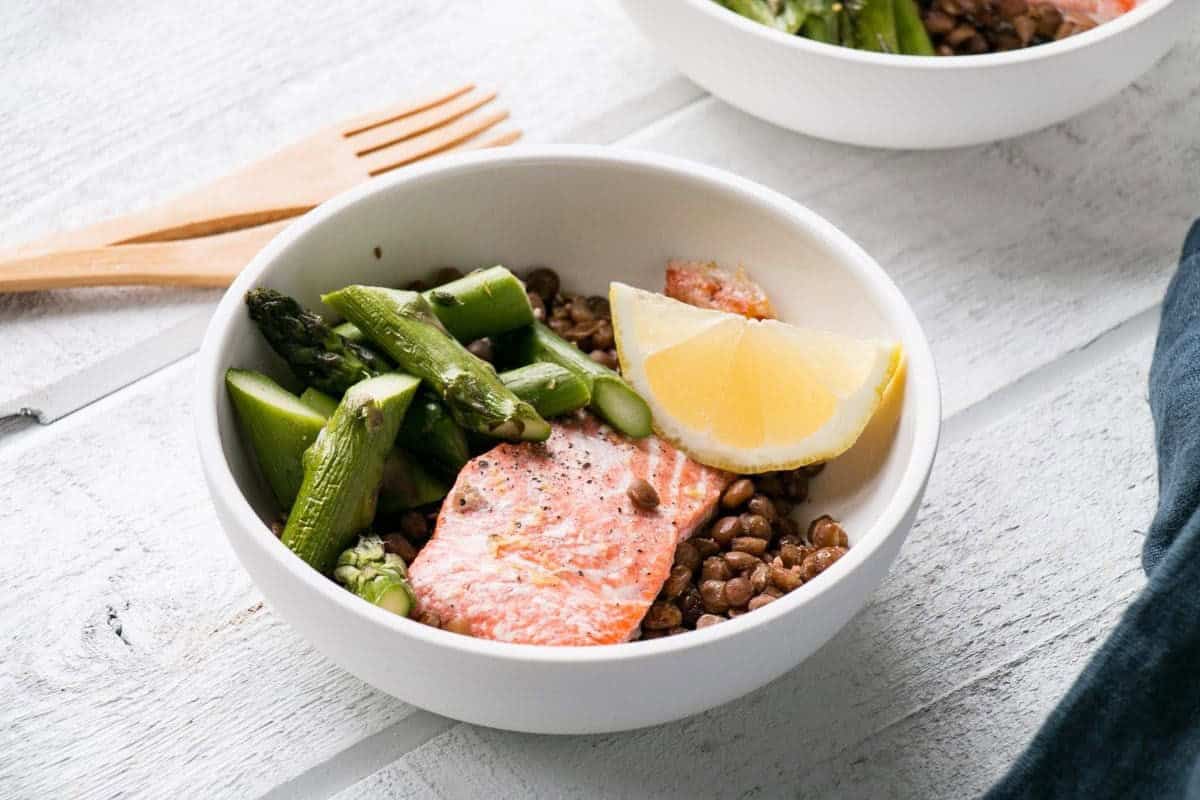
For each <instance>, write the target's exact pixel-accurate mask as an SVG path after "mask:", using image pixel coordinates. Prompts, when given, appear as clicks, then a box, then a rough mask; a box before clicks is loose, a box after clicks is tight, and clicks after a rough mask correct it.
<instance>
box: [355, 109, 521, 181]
mask: <svg viewBox="0 0 1200 800" xmlns="http://www.w3.org/2000/svg"><path fill="white" fill-rule="evenodd" d="M506 119H508V112H507V111H494V112H492V113H491V114H488V115H486V116H478V115H472V116H469V117H462V118H460V119H458V120H456V121H454V122H452V123H450V124H449V125H446V126H444V127H441V128H436V129H434V130H432V131H429V132H428V133H423V134H421V135H420V136H416V137H413V138H412V139H408V140H407V141H404V142H401V143H399V144H395V145H391V146H389V147H385V148H384V149H382V150H376V151H375V152H374V153H371V154H369V155H365V156H362V158H360V159H359V160H360V161H361V162H362V164H363V166H365V167H366V168H367V173H368V174H369V175H371V176H372V177H373V176H375V175H380V174H382V173H384V172H387V171H389V170H393V169H395V168H396V167H402V166H404V165H405V164H411V163H412V162H414V161H419V160H420V159H422V158H426V157H427V156H431V155H433V154H434V153H440V152H441V151H443V150H446V149H448V148H450V147H453V146H454V145H456V144H458V143H459V142H463V141H466V140H467V139H470V138H471V137H472V136H476V135H477V134H480V133H483V132H484V131H486V130H487V129H488V128H491V127H492V126H494V125H496V124H498V123H500V122H503V121H504V120H506Z"/></svg>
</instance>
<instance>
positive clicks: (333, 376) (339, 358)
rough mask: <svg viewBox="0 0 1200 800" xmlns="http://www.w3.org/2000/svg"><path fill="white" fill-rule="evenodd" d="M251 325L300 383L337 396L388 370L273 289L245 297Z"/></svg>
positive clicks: (369, 353) (366, 350)
mask: <svg viewBox="0 0 1200 800" xmlns="http://www.w3.org/2000/svg"><path fill="white" fill-rule="evenodd" d="M246 305H247V306H248V307H249V309H250V319H252V320H254V321H255V322H256V323H257V324H258V328H259V330H261V331H262V333H263V336H265V337H266V339H267V342H269V343H270V345H271V347H272V348H273V349H274V350H275V352H277V353H279V355H281V356H283V358H284V360H285V361H287V362H288V364H289V365H290V366H291V368H292V370H293V371H294V372H295V373H296V375H297V377H299V378H300V380H302V381H303V382H304V383H306V384H308V385H309V386H315V387H316V388H318V389H320V390H321V391H323V392H328V393H329V394H332V395H340V394H342V392H344V391H345V390H346V389H347V388H349V387H350V386H352V385H354V384H355V383H358V382H359V381H361V380H362V379H364V378H369V377H371V376H372V375H378V374H379V373H381V372H386V371H387V370H389V369H391V365H390V364H388V362H387V361H386V360H385V359H383V358H381V357H380V356H379V355H378V354H376V353H375V352H373V351H372V350H370V349H369V348H367V347H363V346H362V345H358V344H355V343H354V342H351V341H349V340H347V339H345V338H343V337H341V336H339V335H338V334H336V333H334V331H333V329H332V328H331V327H330V326H329V323H327V322H326V321H325V320H324V319H322V318H321V316H320V315H319V314H315V313H313V312H312V311H309V310H307V309H305V308H304V307H303V306H301V305H300V304H299V303H297V302H296V301H295V300H293V299H292V298H290V297H288V296H287V295H283V294H280V293H279V292H277V291H275V290H273V289H264V288H258V289H251V290H250V291H249V292H247V293H246Z"/></svg>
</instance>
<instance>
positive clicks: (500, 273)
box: [423, 266, 533, 342]
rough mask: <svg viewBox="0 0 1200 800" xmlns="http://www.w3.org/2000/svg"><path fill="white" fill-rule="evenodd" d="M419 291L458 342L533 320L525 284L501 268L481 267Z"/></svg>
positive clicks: (519, 326)
mask: <svg viewBox="0 0 1200 800" xmlns="http://www.w3.org/2000/svg"><path fill="white" fill-rule="evenodd" d="M423 294H424V296H425V299H426V300H428V301H429V305H430V306H431V307H432V308H433V313H434V314H436V315H437V318H438V319H439V320H440V321H441V323H442V325H444V326H445V327H446V330H448V331H449V332H450V335H451V336H453V337H454V338H455V339H458V340H459V341H460V342H471V341H474V340H475V339H479V338H482V337H484V336H493V335H495V334H497V333H504V332H505V331H511V330H515V329H517V328H523V327H525V326H526V325H529V324H531V323H532V322H533V306H531V305H530V304H529V295H527V294H526V293H525V284H523V283H521V281H520V280H519V279H518V278H517V276H516V275H513V274H512V273H511V272H509V271H508V270H507V269H505V268H504V267H499V266H497V267H492V268H490V269H481V270H479V271H478V272H472V273H471V274H470V275H464V276H463V277H461V278H459V279H458V280H454V281H450V282H449V283H446V284H442V285H441V286H438V287H437V288H436V289H430V290H429V291H427V292H423Z"/></svg>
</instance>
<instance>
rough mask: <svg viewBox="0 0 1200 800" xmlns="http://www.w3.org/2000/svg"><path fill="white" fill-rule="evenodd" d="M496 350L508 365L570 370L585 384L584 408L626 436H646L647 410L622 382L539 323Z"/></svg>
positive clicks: (502, 342)
mask: <svg viewBox="0 0 1200 800" xmlns="http://www.w3.org/2000/svg"><path fill="white" fill-rule="evenodd" d="M499 344H500V348H501V351H502V352H503V353H505V354H506V357H507V358H508V359H509V361H510V363H518V364H527V363H530V362H532V361H537V362H548V363H551V364H557V365H558V366H560V367H563V368H565V369H568V370H570V371H571V372H573V373H575V374H576V375H578V376H579V377H581V378H583V380H584V381H586V382H587V384H588V387H589V389H590V391H591V397H592V399H591V402H590V403H589V404H588V407H589V408H591V409H592V410H593V411H595V412H596V413H597V414H599V415H600V417H601V418H602V419H604V421H605V422H607V423H608V424H609V425H612V426H613V427H614V428H616V429H617V430H619V431H621V432H622V433H624V434H625V435H627V436H632V437H634V438H641V437H643V436H649V435H650V431H651V427H650V422H651V417H650V407H649V406H648V405H646V401H645V400H643V399H642V398H641V396H639V395H638V393H637V392H635V391H634V390H633V388H632V387H631V386H630V385H629V384H628V383H626V382H625V380H624V379H623V378H622V377H621V376H620V375H618V374H617V373H615V372H613V371H612V370H611V369H609V368H608V367H605V366H603V365H601V364H597V363H596V362H595V361H593V360H592V359H591V358H589V357H588V355H587V354H586V353H584V352H583V351H582V350H580V349H579V348H578V347H576V346H575V345H573V344H571V343H570V342H568V341H567V340H566V339H563V338H562V337H561V336H559V335H558V334H557V333H555V332H554V331H552V330H550V329H549V328H548V327H546V326H545V325H543V324H542V323H540V322H535V323H534V324H533V325H530V326H529V327H528V328H523V329H521V330H519V331H513V332H512V333H511V334H508V335H506V336H503V337H500V342H499Z"/></svg>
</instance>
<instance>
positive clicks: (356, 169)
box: [0, 84, 521, 292]
mask: <svg viewBox="0 0 1200 800" xmlns="http://www.w3.org/2000/svg"><path fill="white" fill-rule="evenodd" d="M474 89H475V87H474V86H473V85H471V84H468V85H465V86H459V87H457V88H455V89H452V90H450V91H448V92H443V93H441V94H438V95H435V96H431V97H427V98H424V99H421V100H417V101H415V102H409V103H403V104H400V105H397V106H394V107H392V108H389V109H385V110H383V111H378V112H375V113H372V114H367V115H364V116H362V117H358V118H356V119H353V120H350V121H348V122H344V123H342V124H339V125H335V126H332V127H330V128H326V129H325V130H322V131H320V132H319V133H316V134H314V135H313V136H310V137H308V138H307V139H304V140H301V141H299V142H296V143H295V144H292V145H290V146H288V147H285V148H284V149H283V150H280V151H279V152H277V153H275V154H274V155H271V156H268V157H267V158H265V159H263V160H261V161H258V162H256V163H254V164H251V165H250V166H248V167H245V168H243V169H241V170H239V171H237V172H235V173H233V174H230V175H227V176H224V177H222V178H219V179H218V180H216V181H214V182H213V183H210V184H208V185H207V186H204V187H202V188H200V189H196V190H194V191H191V192H188V193H186V194H183V195H181V196H179V197H176V198H174V199H173V200H170V201H168V202H167V203H164V204H163V205H161V206H157V207H155V208H151V209H148V210H146V211H143V212H139V213H136V214H130V215H127V216H123V217H117V218H115V219H111V220H106V221H104V222H100V223H97V224H95V225H91V226H88V227H86V228H81V229H78V230H74V231H68V232H65V233H61V234H56V235H53V236H51V237H49V238H46V239H42V240H39V241H37V242H34V243H31V244H28V245H23V246H21V247H20V248H19V249H18V250H16V251H14V252H12V253H10V254H7V258H5V259H4V260H0V291H9V292H12V291H33V290H36V289H50V288H66V287H75V286H105V285H114V284H130V283H142V284H174V285H187V286H224V285H227V284H228V282H229V281H230V280H232V278H233V276H234V275H236V274H237V272H238V271H239V270H240V269H241V268H242V267H243V266H245V264H246V262H247V261H248V260H249V259H250V258H251V257H252V256H253V255H254V253H256V252H257V251H258V250H259V249H261V247H262V245H264V244H265V243H266V242H267V241H269V240H270V238H271V237H272V236H274V235H275V234H276V233H278V232H279V230H281V229H282V228H283V224H277V225H268V223H277V222H279V221H280V220H286V219H290V218H292V217H296V216H299V215H300V214H303V213H305V212H307V211H309V210H311V209H312V208H313V207H315V206H316V205H318V204H319V203H321V202H322V201H324V200H326V199H328V198H329V197H332V196H333V195H335V194H338V193H339V192H341V191H344V190H345V189H348V188H350V187H351V186H354V185H355V184H358V183H361V182H363V181H365V180H367V179H369V178H371V177H374V176H375V175H381V174H383V173H385V172H388V171H390V170H393V169H396V168H398V167H402V166H404V165H406V164H411V163H413V162H415V161H420V160H422V159H425V158H429V157H430V156H433V155H436V154H438V153H442V152H446V151H448V150H464V149H477V148H484V147H499V146H503V145H507V144H511V143H512V142H514V141H516V140H517V139H518V138H519V137H520V135H521V134H520V131H508V132H504V133H498V134H493V135H490V136H483V135H482V134H484V132H486V131H488V130H489V129H490V128H492V127H494V126H495V125H497V124H499V123H500V122H502V121H504V120H505V119H507V117H508V112H507V111H503V110H499V111H490V112H489V111H484V112H481V113H477V114H473V113H472V112H474V111H477V110H479V109H480V108H481V107H483V106H485V105H487V104H488V103H490V102H491V101H492V100H493V99H495V97H496V93H495V92H477V91H475V90H474ZM260 226H262V227H260ZM247 228H250V229H251V230H244V229H247ZM234 232H236V233H234ZM218 234H219V235H218ZM197 237H204V238H197ZM180 240H183V241H180ZM114 245H120V246H119V247H114Z"/></svg>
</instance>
